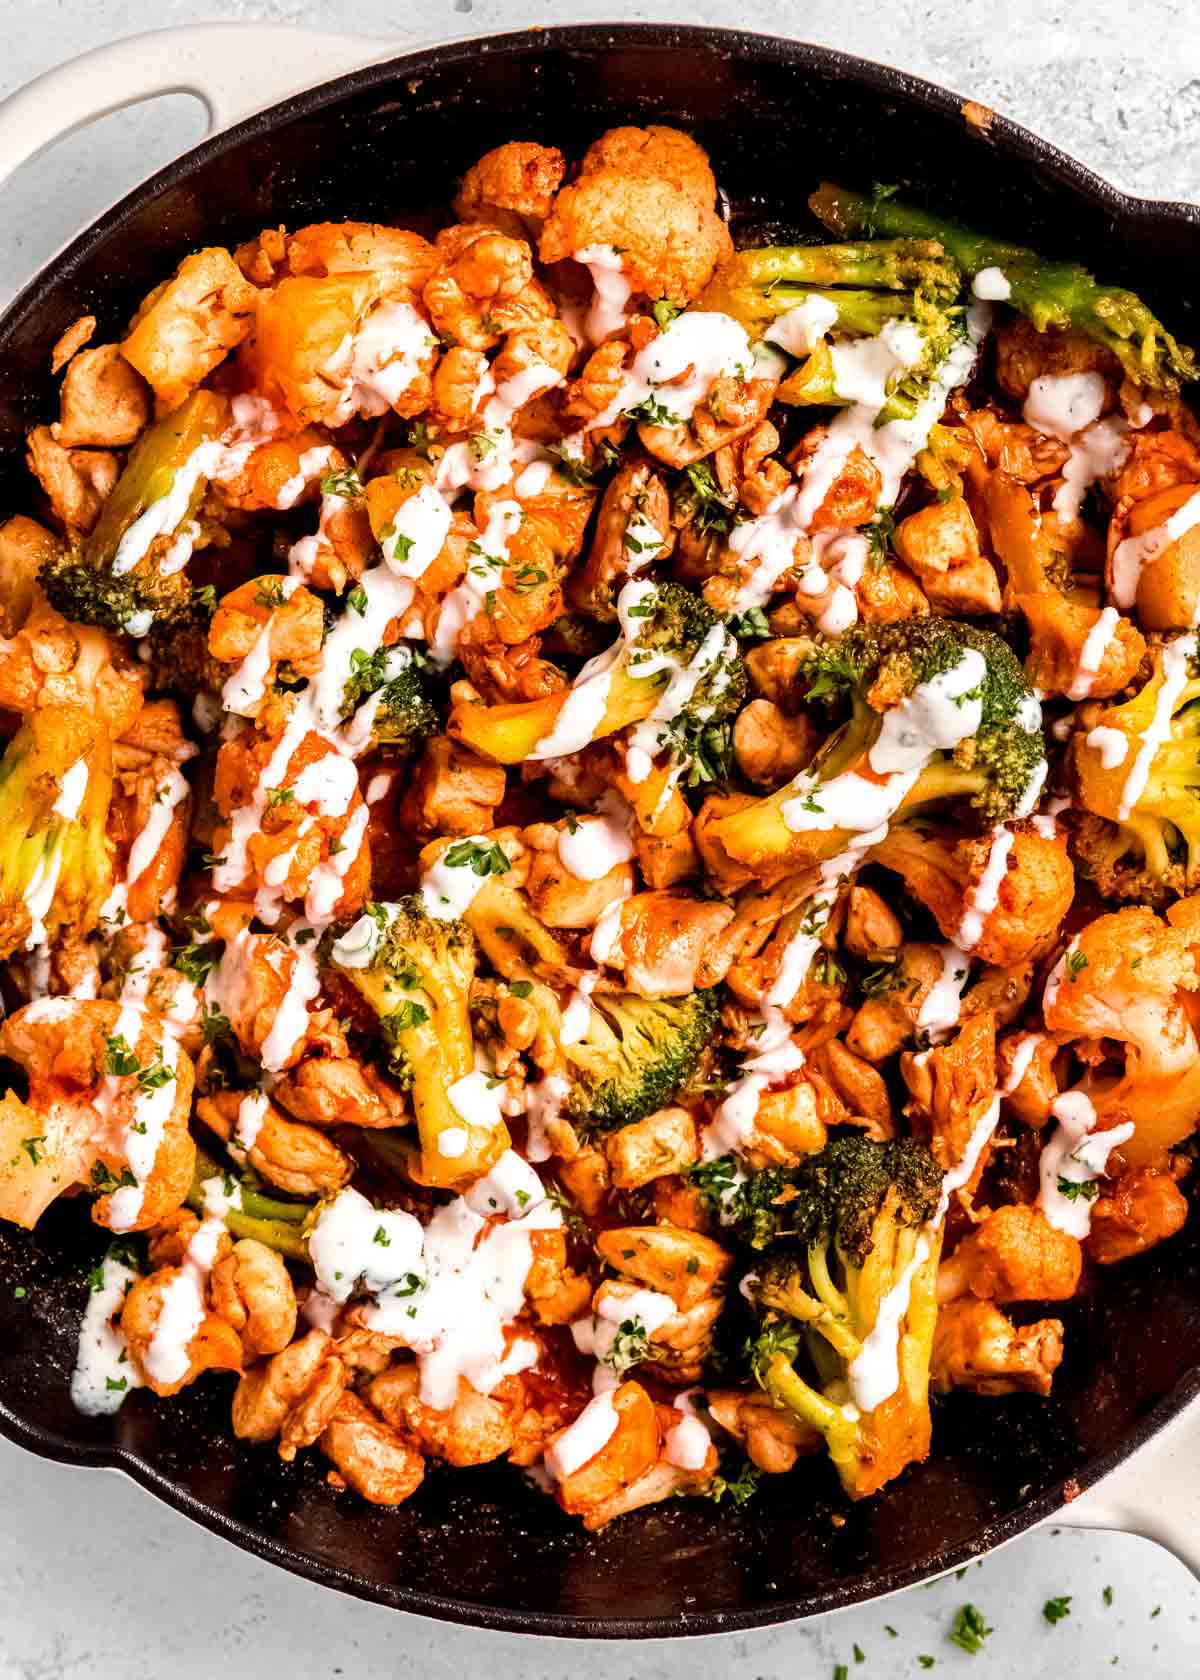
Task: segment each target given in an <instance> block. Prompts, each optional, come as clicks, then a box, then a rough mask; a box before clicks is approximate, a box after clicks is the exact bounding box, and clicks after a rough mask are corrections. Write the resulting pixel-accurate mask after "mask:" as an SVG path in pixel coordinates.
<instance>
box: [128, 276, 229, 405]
mask: <svg viewBox="0 0 1200 1680" xmlns="http://www.w3.org/2000/svg"><path fill="white" fill-rule="evenodd" d="M256 295H257V294H256V293H255V290H254V287H253V286H252V285H251V284H250V282H249V281H248V280H246V279H245V278H244V276H243V275H242V272H241V270H240V269H239V268H238V266H237V264H236V263H235V262H234V260H233V258H232V257H231V256H230V254H229V252H228V251H227V250H225V249H224V248H223V247H222V246H209V247H207V248H206V249H204V250H203V251H195V252H193V253H192V255H191V256H190V257H185V258H184V259H183V261H182V262H181V263H180V265H179V267H178V268H177V269H176V270H175V272H174V274H173V275H172V276H171V278H170V279H169V280H165V281H164V282H163V284H162V285H161V286H156V287H155V289H154V290H153V291H152V292H151V293H150V294H149V296H148V297H147V298H146V299H145V300H144V301H143V303H142V306H141V308H140V309H139V310H138V312H137V314H136V315H135V316H134V318H133V322H132V325H131V326H130V329H129V333H128V335H127V336H126V338H125V339H124V340H123V342H122V344H121V350H122V353H123V354H124V356H125V359H126V361H127V362H129V363H131V364H132V366H133V367H135V368H136V369H137V371H138V372H139V373H140V374H141V375H142V377H143V378H144V379H145V380H146V382H147V383H148V384H149V386H150V388H151V389H152V390H153V392H154V396H155V401H156V404H157V408H158V412H159V414H169V413H170V412H171V410H172V409H174V408H178V407H179V404H180V403H181V402H182V401H183V399H184V398H185V397H186V396H188V395H189V394H190V393H191V392H192V391H194V390H195V388H196V386H197V385H199V384H200V383H201V381H202V380H204V379H206V378H207V377H208V375H209V374H210V373H211V372H212V370H213V369H214V368H215V367H216V366H217V364H218V363H219V362H222V361H224V359H225V357H226V356H227V355H228V354H229V352H230V351H231V350H233V349H235V348H236V347H237V346H238V345H239V344H240V343H241V342H242V340H243V339H244V338H245V337H246V336H247V335H248V333H249V332H250V329H251V326H252V325H253V320H254V304H255V298H256Z"/></svg>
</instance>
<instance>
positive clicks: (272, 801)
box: [266, 788, 296, 811]
mask: <svg viewBox="0 0 1200 1680" xmlns="http://www.w3.org/2000/svg"><path fill="white" fill-rule="evenodd" d="M295 803H296V795H295V794H294V793H293V792H292V790H291V788H271V789H270V791H269V792H268V794H267V805H266V808H267V810H268V811H277V810H278V809H279V807H280V806H281V805H294V804H295Z"/></svg>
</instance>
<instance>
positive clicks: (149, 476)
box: [41, 391, 228, 636]
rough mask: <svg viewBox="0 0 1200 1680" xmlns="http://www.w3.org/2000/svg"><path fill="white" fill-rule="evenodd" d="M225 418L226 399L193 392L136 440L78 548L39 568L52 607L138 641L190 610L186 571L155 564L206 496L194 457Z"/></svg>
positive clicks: (213, 435) (204, 486)
mask: <svg viewBox="0 0 1200 1680" xmlns="http://www.w3.org/2000/svg"><path fill="white" fill-rule="evenodd" d="M227 417H228V404H227V403H226V402H225V399H224V398H223V397H218V396H216V395H215V394H214V393H213V392H211V391H197V392H195V393H194V394H193V395H192V396H191V397H189V398H188V400H187V401H186V402H185V403H184V404H183V406H182V407H181V408H177V409H176V410H175V412H174V413H173V414H168V415H167V416H166V418H165V419H163V420H159V421H158V422H157V423H156V424H155V425H153V426H151V427H150V429H149V431H147V432H145V433H144V434H143V435H142V437H141V438H139V440H138V442H137V443H136V444H135V445H134V447H133V449H132V450H131V451H130V454H129V459H128V461H127V462H126V463H125V470H124V471H123V472H122V474H121V476H120V478H119V479H118V480H117V482H116V484H115V485H114V487H113V490H112V494H111V495H110V496H109V497H108V499H107V500H106V501H105V503H104V507H103V510H102V511H101V514H100V518H99V519H98V520H97V522H96V526H95V529H94V530H93V531H92V532H91V534H90V536H89V537H88V538H87V539H86V541H85V542H84V544H83V546H82V548H71V549H64V550H62V552H61V553H60V554H58V555H56V556H54V557H52V558H51V559H49V560H48V561H47V562H46V563H45V564H44V565H43V567H42V571H41V583H42V588H43V589H44V590H45V591H46V595H47V597H48V598H49V600H50V603H51V605H52V606H53V607H55V608H57V610H58V611H59V612H61V613H62V614H63V615H64V616H65V617H67V618H70V619H74V620H75V621H76V622H78V623H81V624H99V625H101V626H102V627H103V628H104V629H106V630H116V631H128V632H129V633H130V634H134V635H139V636H144V635H145V634H146V632H147V631H148V630H149V628H150V626H151V624H152V623H154V622H156V621H159V620H162V621H171V620H174V619H178V618H180V617H183V616H185V615H186V614H187V613H188V611H189V608H190V605H191V597H192V586H191V584H190V582H189V581H188V577H187V573H186V570H185V569H184V568H182V567H179V568H174V569H172V570H170V571H167V572H165V573H164V572H163V571H162V569H161V566H160V562H161V561H162V560H163V558H164V557H165V555H166V554H167V551H168V550H169V549H170V547H171V545H172V543H173V542H174V540H175V538H176V535H177V533H179V532H180V531H181V530H183V528H184V527H185V526H186V525H187V524H188V523H189V521H190V520H191V519H193V517H194V516H195V514H196V511H197V509H198V508H199V506H200V503H201V501H202V500H203V499H204V493H205V490H206V489H207V483H208V481H207V479H206V478H205V476H204V475H203V473H198V472H197V471H196V470H195V466H196V461H195V457H196V454H197V451H198V450H199V449H200V447H201V445H203V444H205V443H208V442H211V441H212V440H213V439H214V438H216V437H217V436H218V435H219V434H220V432H221V431H222V429H223V428H224V426H225V423H226V420H227ZM143 519H145V520H148V521H149V526H143V525H141V521H142V520H143ZM135 526H137V527H138V529H137V530H135V529H134V527H135ZM151 528H153V532H154V534H153V535H151V534H150V529H151ZM143 537H144V540H143Z"/></svg>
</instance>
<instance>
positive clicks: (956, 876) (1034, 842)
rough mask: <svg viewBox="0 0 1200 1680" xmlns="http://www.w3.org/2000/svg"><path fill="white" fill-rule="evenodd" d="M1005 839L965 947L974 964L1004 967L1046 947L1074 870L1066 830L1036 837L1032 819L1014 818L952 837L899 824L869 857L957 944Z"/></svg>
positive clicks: (1066, 902) (1065, 905) (1066, 904)
mask: <svg viewBox="0 0 1200 1680" xmlns="http://www.w3.org/2000/svg"><path fill="white" fill-rule="evenodd" d="M1006 836H1007V837H1008V839H1009V840H1010V841H1011V844H1010V845H1009V846H1008V850H1007V855H1006V857H1005V859H1004V873H1003V875H1002V876H1001V878H1000V882H999V885H998V888H997V889H996V896H995V902H994V905H993V907H992V908H991V909H990V910H987V912H986V914H985V915H984V916H983V918H982V926H981V927H980V930H979V933H978V937H977V938H975V939H974V942H973V943H971V944H970V949H971V951H972V953H973V955H975V956H977V957H978V958H979V959H980V961H982V962H985V963H995V964H997V965H999V966H1001V967H1006V966H1008V965H1010V964H1013V963H1020V962H1024V961H1026V959H1027V958H1029V957H1036V956H1040V955H1042V954H1043V953H1044V952H1046V951H1048V950H1049V949H1050V947H1051V945H1052V944H1053V943H1054V940H1055V938H1056V936H1057V934H1058V931H1059V928H1060V927H1061V926H1062V919H1063V917H1064V916H1065V915H1066V913H1067V910H1068V909H1069V908H1070V905H1071V900H1072V899H1073V897H1074V894H1075V871H1074V870H1073V868H1072V867H1071V860H1070V858H1069V857H1068V855H1067V845H1066V836H1065V834H1057V835H1055V836H1054V837H1052V838H1051V837H1047V836H1046V835H1044V834H1039V833H1038V831H1037V829H1036V828H1035V827H1034V825H1033V823H1032V822H1016V823H1012V824H1010V825H1008V826H1007V827H1005V828H1004V829H1001V830H998V831H997V833H996V834H995V835H993V836H989V837H986V838H984V839H970V840H955V839H954V838H953V836H952V834H951V833H950V832H943V831H939V830H937V829H934V828H928V827H922V828H916V827H914V826H913V825H912V824H903V825H899V826H897V827H895V828H892V829H890V830H889V832H888V834H887V837H886V838H885V839H884V840H883V842H882V843H881V844H880V845H879V846H877V847H876V848H875V850H874V851H873V852H872V853H871V861H872V862H873V863H881V864H882V865H883V866H884V868H885V869H891V870H894V871H895V873H896V874H897V875H899V876H900V877H901V878H902V879H903V881H904V884H905V886H906V887H907V888H908V889H909V891H910V892H911V893H912V894H913V895H914V897H916V898H917V899H919V900H920V902H921V903H922V904H923V905H925V907H926V909H928V910H930V911H931V912H932V914H933V916H934V919H935V920H936V922H937V924H938V927H939V928H940V929H941V931H942V933H943V934H944V935H945V937H946V938H947V939H951V940H953V939H956V938H957V939H958V941H959V943H963V942H964V941H965V939H966V935H963V934H962V928H963V923H964V917H966V916H968V913H969V911H970V910H971V908H972V904H973V902H974V900H973V897H972V894H973V892H975V891H978V889H979V887H980V883H981V881H982V880H983V877H984V874H985V871H987V869H988V867H989V864H990V863H991V862H992V859H993V850H994V848H995V847H996V846H998V845H1002V844H1004V841H1005V837H1006ZM984 902H985V904H986V900H985V901H984ZM971 932H972V933H973V932H974V929H973V928H972V929H971Z"/></svg>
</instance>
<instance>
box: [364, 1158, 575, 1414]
mask: <svg viewBox="0 0 1200 1680" xmlns="http://www.w3.org/2000/svg"><path fill="white" fill-rule="evenodd" d="M501 1214H503V1215H507V1219H505V1220H501V1221H499V1222H498V1221H497V1219H496V1216H497V1215H501ZM371 1217H374V1214H372V1215H371ZM561 1225H562V1215H561V1214H560V1213H559V1211H558V1209H557V1208H556V1207H554V1206H552V1205H551V1203H550V1202H548V1201H547V1200H546V1194H545V1190H544V1189H543V1187H542V1184H541V1181H540V1179H539V1178H538V1176H537V1174H536V1173H535V1172H534V1171H533V1169H532V1167H530V1166H529V1165H527V1163H526V1162H525V1161H523V1160H522V1159H521V1157H520V1156H519V1155H517V1154H516V1153H515V1152H514V1151H513V1150H506V1151H505V1153H504V1154H503V1155H502V1156H501V1157H500V1159H499V1160H498V1161H497V1162H496V1164H495V1165H494V1166H493V1167H492V1169H491V1171H490V1172H489V1173H488V1175H487V1176H486V1177H485V1178H482V1179H480V1180H479V1181H478V1182H477V1183H476V1184H474V1185H472V1187H471V1189H470V1190H468V1191H467V1192H466V1194H465V1195H464V1196H459V1197H456V1198H455V1199H454V1200H453V1201H452V1202H449V1203H447V1204H446V1205H445V1206H443V1207H440V1208H438V1209H437V1210H436V1212H435V1213H434V1215H433V1218H432V1219H431V1220H430V1222H429V1224H428V1225H427V1226H426V1227H425V1229H424V1232H423V1237H422V1252H421V1263H420V1266H417V1265H414V1266H413V1267H412V1268H411V1270H412V1272H413V1273H414V1274H416V1275H418V1276H423V1278H424V1286H423V1287H419V1288H416V1289H414V1290H411V1291H410V1290H409V1289H408V1287H407V1286H404V1287H403V1288H401V1289H397V1288H396V1287H392V1288H390V1289H384V1290H383V1291H381V1292H379V1293H377V1294H376V1296H375V1299H374V1302H373V1303H372V1304H371V1305H370V1306H368V1307H366V1308H364V1309H363V1315H362V1316H363V1322H364V1324H365V1325H366V1326H367V1328H368V1329H372V1330H377V1331H379V1332H380V1333H381V1334H383V1335H388V1336H395V1337H396V1338H397V1339H398V1340H400V1341H402V1342H403V1343H404V1345H405V1346H407V1347H409V1348H411V1349H412V1350H413V1352H414V1353H415V1354H416V1355H417V1360H418V1364H419V1366H420V1371H421V1398H422V1400H423V1401H424V1402H425V1404H426V1405H428V1406H434V1407H436V1408H437V1409H438V1410H445V1409H446V1408H447V1407H449V1406H451V1405H453V1404H454V1401H455V1399H456V1398H457V1394H458V1383H459V1379H460V1378H461V1377H465V1378H466V1380H467V1381H468V1382H469V1383H470V1384H471V1386H472V1387H473V1388H475V1389H476V1390H477V1391H478V1392H479V1393H481V1394H489V1393H491V1391H492V1389H493V1388H495V1386H496V1384H497V1383H498V1382H500V1381H501V1380H502V1378H503V1377H504V1376H506V1375H507V1374H509V1373H510V1372H512V1371H515V1370H520V1369H524V1368H527V1367H528V1366H529V1365H531V1364H533V1363H534V1361H535V1360H536V1358H537V1347H536V1344H535V1343H533V1342H531V1341H529V1340H528V1339H526V1338H521V1337H516V1338H514V1339H512V1341H511V1346H510V1345H508V1343H509V1339H510V1337H509V1333H510V1328H511V1326H512V1324H513V1322H514V1320H515V1319H516V1318H517V1316H518V1314H519V1313H520V1312H521V1310H522V1307H523V1305H524V1299H525V1294H524V1291H525V1279H526V1277H527V1276H528V1273H529V1268H530V1266H531V1265H532V1263H533V1248H532V1241H531V1239H532V1233H533V1232H534V1231H539V1230H554V1229H558V1228H559V1227H561Z"/></svg>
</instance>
